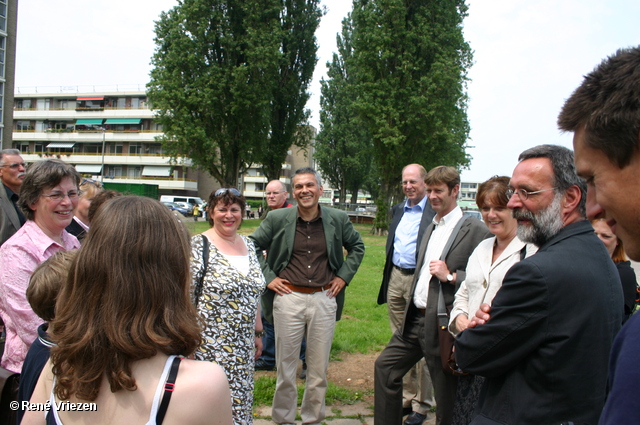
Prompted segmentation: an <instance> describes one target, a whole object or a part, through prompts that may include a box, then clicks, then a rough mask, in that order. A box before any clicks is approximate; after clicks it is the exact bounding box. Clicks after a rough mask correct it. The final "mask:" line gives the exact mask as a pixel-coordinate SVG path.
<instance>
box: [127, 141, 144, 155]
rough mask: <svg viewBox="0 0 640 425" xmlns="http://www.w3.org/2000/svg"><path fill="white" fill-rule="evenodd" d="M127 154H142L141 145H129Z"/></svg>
mask: <svg viewBox="0 0 640 425" xmlns="http://www.w3.org/2000/svg"><path fill="white" fill-rule="evenodd" d="M129 153H130V154H134V155H140V154H142V145H141V144H140V143H131V144H129Z"/></svg>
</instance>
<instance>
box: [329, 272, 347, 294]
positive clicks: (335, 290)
mask: <svg viewBox="0 0 640 425" xmlns="http://www.w3.org/2000/svg"><path fill="white" fill-rule="evenodd" d="M329 285H331V288H329V289H328V290H327V295H329V298H333V297H336V296H338V294H339V293H340V291H342V289H343V288H344V287H345V286H346V285H347V282H345V281H344V280H343V279H342V278H341V277H338V276H336V277H334V278H333V279H331V282H329Z"/></svg>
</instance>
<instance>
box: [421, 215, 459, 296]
mask: <svg viewBox="0 0 640 425" xmlns="http://www.w3.org/2000/svg"><path fill="white" fill-rule="evenodd" d="M436 218H437V216H436V217H434V218H433V224H434V225H435V227H434V229H433V232H432V233H431V237H430V238H429V244H428V245H427V252H426V253H425V255H424V263H423V264H422V267H421V268H420V277H419V278H418V283H417V285H416V290H415V292H414V293H413V303H414V304H415V306H416V307H418V308H427V297H428V296H429V281H430V280H431V273H429V263H430V262H431V261H434V260H439V259H440V257H441V256H442V250H443V249H444V246H445V245H446V244H447V241H448V240H449V237H450V236H451V233H452V232H453V228H454V227H456V224H458V221H460V219H461V218H462V210H461V209H460V207H458V206H456V207H455V208H454V209H453V210H452V211H451V212H450V213H449V214H447V215H445V216H444V217H442V218H441V219H440V221H437V220H436ZM449 271H450V272H451V270H449Z"/></svg>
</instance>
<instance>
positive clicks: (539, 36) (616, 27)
mask: <svg viewBox="0 0 640 425" xmlns="http://www.w3.org/2000/svg"><path fill="white" fill-rule="evenodd" d="M322 3H323V5H324V6H325V7H326V8H327V14H326V15H325V16H324V17H323V18H322V21H321V23H320V28H319V29H318V33H317V38H318V44H319V52H318V55H319V60H318V66H317V68H316V72H315V76H314V81H313V84H312V86H311V88H310V90H311V92H312V97H311V99H310V101H309V104H308V107H309V108H310V109H311V110H312V112H313V117H312V120H311V122H312V124H314V125H315V126H316V127H318V115H319V114H318V109H319V100H320V97H319V92H320V83H319V81H320V78H321V77H322V76H323V75H325V70H326V67H325V64H326V62H327V61H328V60H330V59H331V55H332V52H333V51H335V50H336V48H335V39H336V33H337V32H339V31H340V26H341V21H342V19H343V18H344V17H345V16H346V14H347V13H348V12H349V11H350V9H351V3H350V2H349V1H348V0H322ZM176 4H177V1H176V0H110V1H108V2H107V1H92V2H87V1H86V0H56V1H51V0H21V1H20V4H19V10H18V45H17V49H18V51H17V57H16V90H17V91H20V92H23V93H33V92H34V90H36V88H37V91H38V92H40V93H43V92H51V91H58V90H59V89H60V87H69V86H84V87H83V89H86V86H91V87H95V89H96V90H97V91H99V90H103V89H105V88H109V87H114V86H115V85H120V86H123V85H124V86H132V85H139V86H140V87H141V88H143V87H144V85H145V84H146V83H147V82H148V74H149V70H150V69H151V66H150V64H149V62H150V58H151V56H152V54H153V50H154V46H155V45H154V43H153V36H154V33H153V21H154V20H156V19H157V18H158V16H159V14H160V12H161V11H166V10H168V9H170V8H171V7H173V6H175V5H176ZM468 4H469V16H468V17H467V19H466V20H465V29H464V31H465V37H466V39H467V40H468V41H469V43H470V44H471V47H472V49H473V50H474V66H473V67H472V68H471V70H470V72H469V77H470V78H471V81H470V83H469V87H468V93H469V98H470V100H469V111H468V112H469V121H470V123H471V140H470V141H469V143H468V144H469V146H473V147H472V148H470V149H469V153H470V154H471V155H472V157H473V161H472V163H471V167H470V169H469V170H465V171H463V173H462V178H463V180H466V181H483V180H485V179H487V178H489V177H490V176H492V175H495V174H501V175H502V174H504V175H510V173H511V171H512V170H513V167H514V166H515V163H516V160H517V156H518V154H519V153H520V152H521V151H522V150H524V149H526V148H528V147H531V146H535V145H537V144H541V143H555V144H562V145H565V146H568V147H570V146H571V136H570V135H567V134H564V135H562V134H560V133H559V132H558V130H557V127H556V124H555V122H556V117H557V114H558V112H559V110H560V107H561V106H562V103H563V101H564V99H566V98H567V97H568V96H569V95H570V94H571V92H572V91H573V89H575V88H576V87H577V86H578V85H579V84H580V82H581V80H582V76H583V75H584V74H586V73H588V72H589V71H590V70H591V69H593V67H594V66H595V65H596V64H598V63H599V62H600V61H601V60H602V59H603V58H604V57H606V56H608V55H610V54H611V53H613V52H615V50H616V49H618V48H620V47H627V46H633V45H638V44H640V25H638V22H639V21H640V2H638V1H637V0H614V1H603V0H529V1H523V0H491V1H487V0H469V1H468Z"/></svg>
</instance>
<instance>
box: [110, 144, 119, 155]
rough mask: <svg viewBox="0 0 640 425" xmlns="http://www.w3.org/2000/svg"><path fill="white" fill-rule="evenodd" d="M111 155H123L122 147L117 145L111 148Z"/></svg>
mask: <svg viewBox="0 0 640 425" xmlns="http://www.w3.org/2000/svg"><path fill="white" fill-rule="evenodd" d="M111 153H120V154H121V153H122V145H115V146H113V147H112V148H111Z"/></svg>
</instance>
